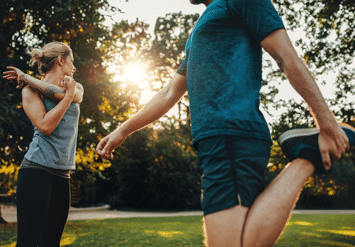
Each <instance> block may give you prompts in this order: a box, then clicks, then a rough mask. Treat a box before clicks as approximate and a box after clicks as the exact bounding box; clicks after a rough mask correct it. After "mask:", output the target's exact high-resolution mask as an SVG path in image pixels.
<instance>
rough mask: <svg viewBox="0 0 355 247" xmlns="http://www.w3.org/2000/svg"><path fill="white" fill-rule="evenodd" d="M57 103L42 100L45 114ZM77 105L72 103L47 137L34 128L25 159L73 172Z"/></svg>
mask: <svg viewBox="0 0 355 247" xmlns="http://www.w3.org/2000/svg"><path fill="white" fill-rule="evenodd" d="M58 102H59V101H55V100H52V99H49V98H44V100H43V103H44V105H45V107H46V110H47V112H49V111H50V110H51V109H53V108H54V107H55V106H56V105H57V104H58ZM79 115H80V108H79V104H77V103H72V104H71V105H70V106H69V108H68V109H67V111H66V112H65V114H64V116H63V118H62V120H61V121H60V123H59V124H58V126H57V128H56V129H55V130H54V131H53V132H52V134H50V135H49V136H45V135H44V134H42V133H41V132H40V131H39V130H38V129H37V128H36V127H34V134H33V139H32V142H31V143H30V146H29V149H28V151H27V153H26V154H25V158H26V159H27V160H29V161H31V162H34V163H37V164H39V165H43V166H45V167H49V168H54V169H61V170H75V153H76V142H77V136H78V121H79Z"/></svg>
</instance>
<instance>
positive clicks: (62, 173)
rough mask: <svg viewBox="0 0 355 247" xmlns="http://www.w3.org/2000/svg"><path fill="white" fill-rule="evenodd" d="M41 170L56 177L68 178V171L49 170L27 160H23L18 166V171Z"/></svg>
mask: <svg viewBox="0 0 355 247" xmlns="http://www.w3.org/2000/svg"><path fill="white" fill-rule="evenodd" d="M22 169H42V170H45V171H47V172H49V173H52V174H53V175H56V176H58V177H61V178H70V170H60V169H54V168H49V167H47V166H42V165H39V164H36V163H34V162H31V161H29V160H26V159H23V160H22V162H21V165H20V169H19V170H22Z"/></svg>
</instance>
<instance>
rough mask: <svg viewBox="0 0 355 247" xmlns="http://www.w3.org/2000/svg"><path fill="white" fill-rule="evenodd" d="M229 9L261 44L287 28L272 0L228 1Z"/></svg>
mask: <svg viewBox="0 0 355 247" xmlns="http://www.w3.org/2000/svg"><path fill="white" fill-rule="evenodd" d="M227 8H228V10H229V12H230V13H231V14H232V16H233V17H234V18H235V19H236V20H237V21H238V22H240V23H242V25H244V26H245V27H246V28H247V29H248V30H249V32H250V33H251V34H252V35H253V36H254V38H255V39H256V40H257V41H258V42H259V43H260V42H261V41H262V40H263V39H264V38H266V36H268V35H269V34H270V33H272V32H273V31H275V30H277V29H282V28H285V26H284V24H283V22H282V19H281V18H280V16H279V14H278V13H277V11H276V9H275V7H274V5H273V4H272V3H271V0H227Z"/></svg>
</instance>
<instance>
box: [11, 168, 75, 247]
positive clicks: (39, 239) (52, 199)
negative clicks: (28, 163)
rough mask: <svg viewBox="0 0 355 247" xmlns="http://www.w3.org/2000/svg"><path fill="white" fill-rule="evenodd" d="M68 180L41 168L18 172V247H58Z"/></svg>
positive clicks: (66, 210) (68, 197)
mask: <svg viewBox="0 0 355 247" xmlns="http://www.w3.org/2000/svg"><path fill="white" fill-rule="evenodd" d="M69 184H70V179H67V178H61V177H58V176H55V175H53V174H51V173H49V172H47V171H44V170H41V169H31V168H29V169H27V168H26V169H20V171H19V173H18V180H17V247H25V246H26V247H37V246H40V247H42V246H43V247H44V246H45V247H54V246H55V247H58V246H60V239H61V237H62V234H63V230H64V226H65V222H66V221H67V218H68V212H69V204H70V187H69Z"/></svg>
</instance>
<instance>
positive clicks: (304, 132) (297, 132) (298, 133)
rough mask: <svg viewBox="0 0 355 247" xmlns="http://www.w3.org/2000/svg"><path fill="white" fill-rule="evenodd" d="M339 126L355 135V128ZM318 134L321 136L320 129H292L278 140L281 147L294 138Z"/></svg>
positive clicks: (343, 124)
mask: <svg viewBox="0 0 355 247" xmlns="http://www.w3.org/2000/svg"><path fill="white" fill-rule="evenodd" d="M338 125H339V126H340V127H341V128H343V129H348V130H351V131H353V132H354V133H355V128H354V127H352V126H351V125H348V124H345V123H339V124H338ZM316 134H319V130H318V128H308V129H307V128H305V129H291V130H287V131H286V132H284V133H283V134H282V135H280V137H279V138H278V142H279V144H280V145H282V143H284V142H285V141H287V140H289V139H292V138H297V137H306V136H312V135H316Z"/></svg>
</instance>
